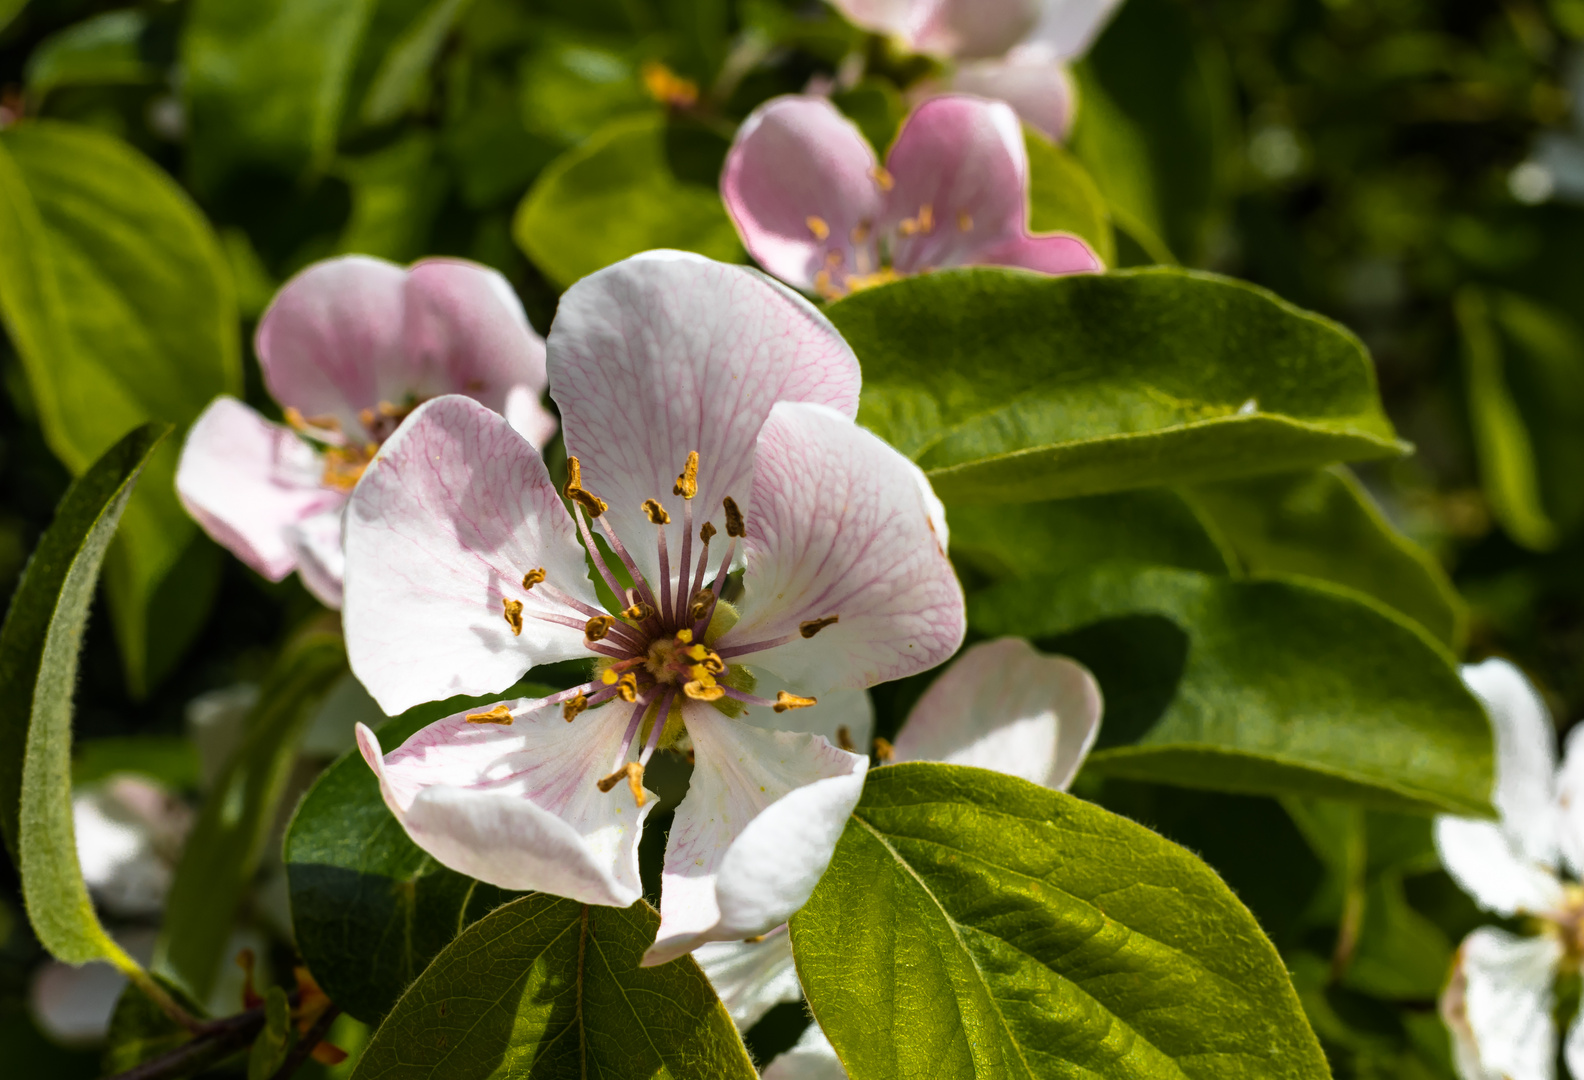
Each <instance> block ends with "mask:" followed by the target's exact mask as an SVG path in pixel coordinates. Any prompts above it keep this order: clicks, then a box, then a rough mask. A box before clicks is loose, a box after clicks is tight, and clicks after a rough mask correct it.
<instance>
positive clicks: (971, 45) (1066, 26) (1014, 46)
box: [831, 0, 1121, 140]
mask: <svg viewBox="0 0 1584 1080" xmlns="http://www.w3.org/2000/svg"><path fill="white" fill-rule="evenodd" d="M831 3H832V4H833V6H835V7H836V9H837V10H839V11H840V12H841V13H842V14H843V15H844V16H846V18H847V20H848V21H849V22H851V23H853V24H854V25H855V26H861V27H863V28H864V29H866V30H872V31H874V32H875V33H878V34H886V35H888V36H890V37H892V38H893V39H895V40H896V41H897V42H898V43H900V44H901V45H902V47H903V48H905V49H907V50H909V51H910V52H917V53H927V54H929V55H932V56H936V57H939V58H941V59H944V60H953V61H956V63H955V65H954V67H953V70H952V72H951V74H950V75H949V76H947V78H946V79H944V80H942V81H939V82H930V83H926V84H924V85H923V86H921V87H919V88H918V91H919V93H918V94H916V95H915V97H929V96H933V95H935V94H942V93H952V92H955V93H962V94H977V95H979V96H980V97H987V98H995V99H997V100H999V101H1005V102H1006V103H1007V104H1009V105H1011V106H1012V107H1013V108H1014V109H1015V110H1017V114H1018V115H1019V116H1020V117H1022V118H1023V121H1024V122H1025V123H1026V124H1028V125H1029V126H1030V127H1032V128H1035V129H1037V130H1039V131H1041V132H1044V133H1045V134H1046V135H1047V136H1049V137H1050V138H1053V139H1057V140H1061V139H1064V138H1066V137H1067V132H1068V129H1069V128H1070V127H1071V126H1072V119H1073V114H1074V110H1075V108H1076V105H1077V97H1076V93H1075V90H1074V87H1073V84H1072V77H1071V75H1070V74H1069V73H1068V71H1067V65H1068V64H1069V63H1071V62H1072V61H1074V60H1077V59H1079V58H1080V57H1082V56H1083V54H1084V53H1086V52H1088V51H1089V46H1090V45H1092V44H1093V43H1094V40H1095V38H1097V37H1099V35H1100V31H1101V30H1103V29H1104V28H1105V25H1106V23H1107V22H1108V21H1109V20H1110V18H1111V15H1112V13H1113V12H1115V11H1116V9H1117V7H1118V6H1120V4H1121V0H831Z"/></svg>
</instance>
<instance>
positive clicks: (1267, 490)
mask: <svg viewBox="0 0 1584 1080" xmlns="http://www.w3.org/2000/svg"><path fill="white" fill-rule="evenodd" d="M1186 495H1187V497H1188V499H1189V501H1191V502H1192V503H1193V504H1194V506H1196V507H1197V508H1198V509H1199V510H1200V512H1201V513H1203V514H1204V515H1205V516H1206V517H1207V518H1209V519H1210V520H1211V521H1213V522H1215V526H1216V528H1217V530H1218V531H1219V533H1220V534H1221V535H1222V536H1223V537H1225V538H1226V541H1227V543H1228V544H1229V545H1230V547H1231V548H1232V550H1233V551H1234V552H1236V555H1237V559H1238V561H1239V562H1240V563H1241V564H1242V568H1243V569H1244V570H1245V571H1246V572H1247V573H1249V574H1250V575H1252V576H1253V577H1270V576H1275V575H1289V574H1291V575H1302V576H1304V577H1312V578H1318V579H1320V580H1321V581H1329V582H1332V583H1333V584H1336V585H1344V586H1347V587H1348V588H1351V589H1357V590H1359V591H1360V592H1363V593H1367V594H1368V595H1370V596H1372V597H1374V598H1375V599H1377V600H1379V601H1380V602H1381V603H1383V604H1386V605H1388V606H1389V607H1392V608H1395V609H1396V610H1397V611H1399V612H1401V613H1402V614H1404V615H1406V616H1408V617H1409V618H1410V619H1413V620H1415V621H1416V622H1418V623H1419V625H1420V626H1423V627H1424V628H1425V629H1426V630H1428V631H1430V633H1431V634H1433V635H1434V636H1435V637H1436V638H1437V639H1438V640H1439V641H1440V642H1441V643H1442V644H1443V645H1446V646H1447V647H1448V648H1450V649H1452V650H1453V651H1454V652H1455V651H1457V650H1459V649H1461V648H1462V644H1463V638H1464V635H1465V633H1466V630H1467V626H1466V623H1467V620H1468V612H1467V609H1466V608H1465V607H1464V605H1463V601H1462V599H1461V598H1460V597H1459V596H1458V594H1457V590H1456V589H1454V588H1453V587H1452V582H1451V581H1450V580H1448V578H1447V576H1446V572H1445V571H1443V570H1442V569H1441V566H1440V564H1439V563H1437V562H1436V560H1435V559H1434V557H1432V556H1431V555H1430V553H1429V552H1427V551H1425V550H1424V549H1423V548H1421V547H1420V546H1419V545H1418V544H1415V543H1414V542H1413V541H1412V540H1409V539H1408V538H1407V537H1406V536H1404V535H1403V534H1402V533H1400V532H1398V531H1397V530H1396V529H1395V528H1394V527H1393V526H1392V524H1391V523H1390V522H1388V521H1387V520H1386V518H1385V516H1384V515H1383V514H1382V513H1381V512H1380V509H1379V508H1378V507H1377V506H1376V505H1375V502H1374V500H1373V499H1371V498H1370V496H1369V493H1368V492H1366V491H1365V490H1364V488H1363V486H1362V485H1361V484H1359V482H1358V481H1357V480H1356V479H1354V477H1353V474H1352V473H1350V472H1348V471H1347V470H1346V469H1343V468H1340V467H1336V468H1331V469H1317V470H1313V471H1310V472H1302V473H1286V474H1278V475H1276V476H1262V477H1254V478H1252V479H1247V480H1232V481H1227V482H1224V483H1219V484H1204V485H1201V486H1199V487H1196V488H1192V489H1190V490H1189V491H1188V492H1186Z"/></svg>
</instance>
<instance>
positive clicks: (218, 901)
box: [154, 625, 346, 1000]
mask: <svg viewBox="0 0 1584 1080" xmlns="http://www.w3.org/2000/svg"><path fill="white" fill-rule="evenodd" d="M345 670H346V649H345V646H344V645H343V644H342V642H341V635H340V634H339V633H338V632H336V629H335V628H334V627H333V625H330V626H320V625H315V626H313V627H310V628H309V629H307V630H306V631H304V632H302V633H300V634H298V635H297V636H296V637H294V638H293V639H292V640H290V641H289V642H287V644H286V647H285V648H284V649H283V650H282V652H281V655H280V656H279V657H278V658H277V659H276V661H275V664H274V666H273V667H272V668H271V669H270V672H269V675H268V676H266V678H265V680H264V685H263V686H262V688H261V689H260V691H259V701H258V704H257V705H256V706H254V708H253V711H252V712H251V713H250V714H249V715H248V720H247V728H246V731H245V733H244V734H243V736H242V741H241V742H240V744H238V746H237V749H236V750H235V751H234V752H233V753H232V755H231V760H230V761H229V762H227V764H226V768H225V772H224V773H223V774H222V775H221V776H220V779H219V780H218V781H217V782H216V784H215V786H214V788H213V790H211V791H210V793H209V797H208V799H207V800H206V801H205V803H204V806H203V810H202V811H201V812H200V814H199V816H198V821H197V824H195V825H194V826H193V831H192V833H191V835H189V836H188V838H187V843H186V846H185V847H184V848H183V849H182V857H181V862H180V863H179V864H178V865H177V867H176V878H175V880H174V881H173V882H172V883H171V890H170V896H169V898H168V899H167V900H166V904H165V923H164V926H163V927H162V929H161V934H160V939H159V942H158V943H157V945H156V946H155V951H154V967H155V969H156V970H157V971H158V972H159V973H160V974H162V975H166V976H168V977H170V978H172V979H174V980H176V981H177V982H178V983H179V984H181V985H182V986H183V987H185V988H186V989H187V991H188V992H189V993H191V994H192V996H193V997H195V998H198V999H200V1000H202V999H205V998H207V997H208V996H209V992H210V990H211V989H212V988H213V985H214V979H215V975H216V974H217V972H218V970H219V966H220V963H221V961H222V960H223V959H224V956H223V952H224V949H225V945H226V941H227V940H228V938H229V937H230V933H231V927H232V924H233V922H234V921H235V919H236V912H237V905H238V903H239V902H240V901H241V899H242V895H243V893H244V891H245V890H246V889H247V887H248V885H249V884H250V883H251V881H252V879H253V874H254V872H255V871H256V870H257V869H258V865H259V860H260V859H261V858H262V857H263V854H264V845H265V843H266V841H267V840H268V839H269V836H270V834H271V831H272V830H273V828H274V827H275V823H276V820H277V818H278V813H279V809H280V801H281V798H282V796H283V795H284V794H285V791H286V782H287V780H288V779H290V776H291V768H292V765H293V764H294V763H295V761H296V758H297V746H298V744H299V743H300V742H301V741H302V737H303V734H304V733H305V732H306V730H307V727H308V722H309V721H310V720H311V719H312V718H313V714H314V706H316V705H317V704H318V703H319V701H320V699H321V698H322V697H323V696H324V695H325V693H326V692H327V691H328V690H329V689H330V687H331V685H332V684H333V683H334V682H335V681H336V679H338V678H339V677H340V676H341V674H342V673H343V672H344V671H345Z"/></svg>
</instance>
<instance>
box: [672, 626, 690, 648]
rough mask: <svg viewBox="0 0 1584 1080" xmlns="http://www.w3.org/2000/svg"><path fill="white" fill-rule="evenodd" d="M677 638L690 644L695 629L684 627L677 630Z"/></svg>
mask: <svg viewBox="0 0 1584 1080" xmlns="http://www.w3.org/2000/svg"><path fill="white" fill-rule="evenodd" d="M676 639H677V640H678V641H680V642H681V643H682V644H684V645H687V644H690V643H691V642H692V641H693V631H691V630H689V629H687V628H686V627H683V628H682V629H681V630H678V631H677V632H676Z"/></svg>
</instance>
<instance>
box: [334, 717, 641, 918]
mask: <svg viewBox="0 0 1584 1080" xmlns="http://www.w3.org/2000/svg"><path fill="white" fill-rule="evenodd" d="M479 711H483V710H479ZM466 716H467V713H458V714H456V715H454V716H449V717H447V718H446V719H444V720H440V721H437V722H435V723H433V724H430V725H429V726H428V727H426V728H424V729H423V730H422V731H420V732H418V733H417V734H416V735H414V736H413V737H412V738H410V739H408V740H407V741H406V742H405V743H403V744H402V745H401V747H400V748H399V749H397V750H395V751H393V752H391V753H390V754H388V755H384V756H383V757H382V756H381V753H380V745H379V739H378V738H377V737H376V736H375V734H374V733H373V732H372V731H370V730H369V729H368V728H366V727H364V726H363V725H361V724H359V725H358V728H357V736H358V747H359V749H360V750H361V751H362V753H363V759H364V760H365V761H367V762H368V763H369V766H370V767H371V768H372V769H373V770H374V771H375V772H376V773H377V774H378V775H379V778H380V791H381V793H382V794H383V795H384V797H385V804H386V805H387V806H389V807H390V809H391V812H392V813H393V814H395V815H396V818H397V820H398V821H400V822H401V824H402V827H403V828H404V829H406V830H407V835H408V836H410V837H411V838H412V840H413V843H415V844H417V845H418V846H419V847H421V848H423V849H424V850H425V851H427V852H428V853H429V854H430V855H433V856H434V857H435V859H436V860H438V861H439V862H440V863H442V864H444V865H445V866H449V867H450V868H451V869H453V870H456V871H458V872H459V873H463V874H467V875H469V876H471V877H476V878H478V879H479V880H480V881H487V882H489V883H490V884H492V885H498V886H500V887H501V888H503V889H533V890H537V891H539V892H547V893H553V894H555V895H556V896H567V897H571V898H572V899H574V900H578V901H581V902H582V903H585V904H605V905H609V906H612V907H626V906H628V905H629V904H632V903H633V902H635V901H636V900H637V899H638V898H639V897H640V896H642V895H643V887H642V885H641V883H640V882H639V879H638V839H639V836H640V835H641V834H642V832H643V821H644V818H646V817H648V816H649V813H650V811H652V810H653V809H654V808H655V805H656V802H655V799H654V798H653V797H652V796H651V797H650V798H649V799H648V801H646V802H645V803H644V805H643V806H642V807H641V808H640V807H635V806H634V804H633V797H632V794H631V792H629V791H628V789H627V785H625V784H621V785H619V786H618V787H617V788H615V789H614V790H612V791H609V792H604V791H601V790H599V788H598V787H597V786H596V782H597V781H598V780H599V779H600V778H601V777H602V776H604V775H606V774H607V773H609V772H610V771H611V763H612V762H613V761H614V760H615V758H616V753H617V751H618V750H619V749H620V747H621V744H622V736H623V734H624V733H625V731H626V728H627V715H626V713H625V711H624V710H623V709H622V708H621V705H620V703H615V704H613V705H610V706H607V707H605V708H601V709H594V710H590V711H589V712H586V713H584V714H582V715H581V716H579V717H578V718H577V719H576V720H575V721H573V722H572V723H570V724H569V723H567V722H566V721H565V720H563V719H562V718H561V712H560V710H559V709H557V708H555V707H554V706H549V707H546V708H542V709H539V710H536V711H534V712H532V713H529V714H527V715H525V716H521V717H518V718H517V719H516V720H515V721H514V722H513V723H512V724H510V725H509V726H507V725H500V724H472V723H468V721H467V720H466Z"/></svg>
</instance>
